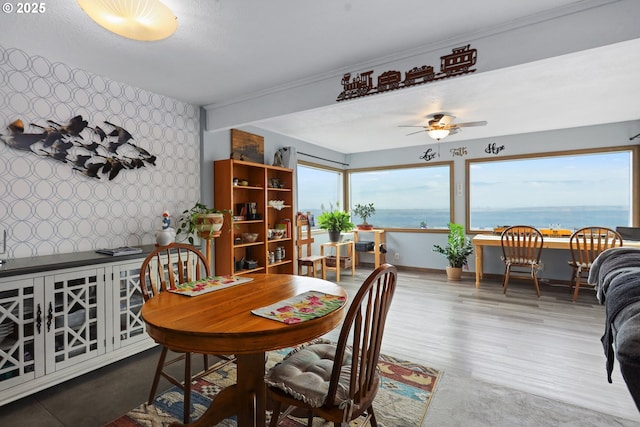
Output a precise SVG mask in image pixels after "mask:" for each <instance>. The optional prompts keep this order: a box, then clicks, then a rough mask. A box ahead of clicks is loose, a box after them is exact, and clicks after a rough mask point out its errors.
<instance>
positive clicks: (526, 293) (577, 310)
mask: <svg viewBox="0 0 640 427" xmlns="http://www.w3.org/2000/svg"><path fill="white" fill-rule="evenodd" d="M371 271H372V268H359V269H357V270H356V276H355V277H354V278H352V277H351V276H350V275H349V274H346V275H342V277H341V279H342V280H341V281H340V284H341V285H342V286H343V287H344V288H345V289H346V290H347V291H348V292H349V294H351V295H352V294H353V293H355V292H356V291H357V289H358V288H359V286H360V285H361V284H362V282H363V281H364V279H365V278H366V276H367V275H368V274H369V273H370V272H371ZM328 276H329V277H328V279H329V280H333V279H334V277H335V276H334V275H333V273H329V275H328ZM541 293H542V296H541V297H540V299H538V298H536V296H535V290H534V287H533V284H532V283H530V282H527V281H515V280H514V281H512V283H510V285H509V290H508V293H507V295H506V296H505V295H504V294H503V293H502V287H501V284H500V283H499V282H497V281H490V280H485V281H483V282H482V285H481V288H480V289H476V288H475V278H474V277H471V276H466V277H463V279H462V281H460V282H447V280H446V277H445V274H444V272H443V273H422V272H415V271H404V270H400V271H399V280H398V287H397V290H396V294H395V297H394V301H393V303H392V305H391V311H390V314H389V318H388V320H387V325H386V330H385V336H384V340H383V343H382V351H383V352H384V353H385V354H388V355H392V356H396V357H398V358H402V359H405V360H411V361H414V362H417V363H421V364H424V365H427V366H431V367H434V368H437V369H441V370H444V371H446V372H448V373H451V374H455V375H459V376H462V377H473V378H476V379H479V380H482V381H485V382H488V383H493V384H498V385H502V386H505V387H509V388H512V389H516V390H522V391H525V392H528V393H532V394H535V395H538V396H543V397H547V398H550V399H554V400H557V401H562V402H567V403H571V404H574V405H577V406H580V407H583V408H589V409H592V410H594V411H598V412H602V413H606V414H611V415H615V416H619V417H623V418H626V419H630V420H634V421H637V422H638V423H639V425H640V416H639V414H638V410H637V409H636V408H635V405H634V404H633V400H632V399H631V396H630V395H629V392H628V391H627V388H626V386H625V383H624V381H623V379H622V377H621V375H620V373H619V366H618V364H617V363H616V365H615V366H614V375H613V384H609V383H607V377H606V370H605V359H604V352H603V350H602V346H601V344H600V337H601V335H602V333H603V331H604V307H603V306H600V305H598V304H597V301H596V299H595V295H594V293H593V291H589V290H581V291H580V297H579V299H578V302H577V303H573V302H572V301H571V294H570V293H569V290H568V289H567V287H566V286H555V287H554V286H550V285H548V284H541ZM337 333H338V331H333V332H332V333H331V334H329V335H328V338H330V339H336V337H337ZM158 353H159V352H158V349H157V348H154V349H152V350H148V351H147V352H144V353H142V354H139V355H136V356H133V357H130V358H128V359H125V360H122V361H119V362H116V363H114V364H112V365H109V366H107V367H104V368H101V369H99V370H97V371H94V372H91V373H89V374H86V375H83V376H81V377H78V378H75V379H73V380H70V381H67V382H65V383H63V384H60V385H58V386H55V387H52V388H49V389H47V390H43V391H41V392H39V393H36V394H34V395H32V396H29V397H26V398H24V399H21V400H19V401H16V402H13V403H10V404H7V405H5V406H2V407H0V426H5V425H6V426H14V425H19V426H21V427H32V426H33V427H41V426H52V427H53V426H55V427H76V426H82V427H92V426H96V427H98V426H102V425H104V424H105V423H107V422H108V421H111V420H113V419H115V418H116V417H118V416H119V415H122V414H124V413H126V412H127V411H129V410H130V409H132V408H134V407H136V406H138V405H139V404H140V403H142V402H144V401H145V400H146V398H147V393H148V390H149V386H150V382H151V378H152V377H153V369H154V367H155V363H156V360H157V357H158ZM176 369H181V366H178V365H176ZM168 387H169V384H168V383H167V382H166V381H162V382H161V384H160V388H161V389H166V388H168ZM87 407H91V411H87V410H86V408H87ZM497 410H499V408H497Z"/></svg>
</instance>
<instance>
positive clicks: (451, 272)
mask: <svg viewBox="0 0 640 427" xmlns="http://www.w3.org/2000/svg"><path fill="white" fill-rule="evenodd" d="M446 270H447V279H449V280H460V278H461V277H462V268H460V267H447V268H446Z"/></svg>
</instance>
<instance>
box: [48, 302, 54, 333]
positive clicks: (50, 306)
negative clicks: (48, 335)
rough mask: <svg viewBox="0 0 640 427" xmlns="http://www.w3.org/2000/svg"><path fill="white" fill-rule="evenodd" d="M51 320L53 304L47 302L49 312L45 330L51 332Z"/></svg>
mask: <svg viewBox="0 0 640 427" xmlns="http://www.w3.org/2000/svg"><path fill="white" fill-rule="evenodd" d="M51 321H53V305H52V304H51V302H49V313H48V314H47V332H51Z"/></svg>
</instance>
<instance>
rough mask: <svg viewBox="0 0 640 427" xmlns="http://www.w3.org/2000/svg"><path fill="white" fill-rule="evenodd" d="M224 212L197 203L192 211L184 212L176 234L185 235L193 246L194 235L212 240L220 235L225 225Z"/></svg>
mask: <svg viewBox="0 0 640 427" xmlns="http://www.w3.org/2000/svg"><path fill="white" fill-rule="evenodd" d="M225 213H228V211H223V210H219V209H215V208H210V207H207V206H206V205H204V204H202V203H200V202H196V203H195V204H194V205H193V206H192V207H191V209H187V210H185V211H184V212H182V215H181V216H180V218H179V219H178V229H177V230H176V234H178V235H179V234H181V233H185V234H186V235H187V236H188V241H189V243H190V244H191V245H193V240H194V239H193V235H194V234H197V235H198V237H200V238H202V239H211V238H213V237H217V236H219V235H220V229H221V228H222V225H223V224H224V214H225Z"/></svg>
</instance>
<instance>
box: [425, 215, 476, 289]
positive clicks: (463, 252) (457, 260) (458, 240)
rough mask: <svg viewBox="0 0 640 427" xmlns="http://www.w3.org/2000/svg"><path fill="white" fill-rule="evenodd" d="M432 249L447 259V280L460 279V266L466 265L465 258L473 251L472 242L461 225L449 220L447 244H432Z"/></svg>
mask: <svg viewBox="0 0 640 427" xmlns="http://www.w3.org/2000/svg"><path fill="white" fill-rule="evenodd" d="M433 250H434V252H438V253H439V254H442V255H444V257H445V258H447V261H449V266H448V267H447V278H448V279H449V280H460V277H461V276H462V267H464V266H466V265H467V258H468V257H469V255H471V254H472V253H473V244H472V243H471V239H469V238H468V237H467V236H466V235H465V234H464V227H463V226H462V225H460V224H455V223H453V222H450V223H449V235H448V236H447V246H446V247H442V246H440V245H433Z"/></svg>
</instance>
